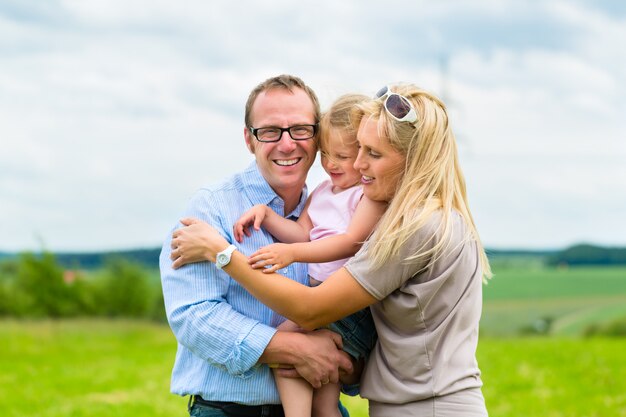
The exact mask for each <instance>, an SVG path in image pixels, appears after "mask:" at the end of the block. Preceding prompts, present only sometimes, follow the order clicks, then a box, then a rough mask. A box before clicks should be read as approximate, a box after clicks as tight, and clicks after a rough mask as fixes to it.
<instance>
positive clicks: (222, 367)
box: [160, 75, 351, 416]
mask: <svg viewBox="0 0 626 417" xmlns="http://www.w3.org/2000/svg"><path fill="white" fill-rule="evenodd" d="M319 116H320V110H319V102H318V100H317V97H316V95H315V93H314V92H313V91H312V90H311V89H310V88H309V87H308V86H307V85H306V84H304V82H303V81H302V80H300V79H299V78H297V77H293V76H289V75H281V76H278V77H274V78H270V79H268V80H266V81H265V82H263V83H261V84H259V85H258V86H257V87H256V88H255V89H254V90H253V91H252V92H251V93H250V96H249V97H248V101H247V103H246V110H245V127H244V137H245V141H246V145H247V147H248V149H249V150H250V152H251V153H253V154H254V156H255V162H254V163H252V164H251V165H250V166H249V167H248V168H247V169H246V170H245V171H243V172H241V173H239V174H236V175H234V176H233V177H232V178H230V179H228V180H226V181H225V182H224V183H222V184H221V185H219V186H217V187H212V188H211V189H201V190H200V191H198V192H197V193H196V195H195V196H194V197H193V198H192V200H191V202H190V204H189V207H188V208H187V211H186V213H185V215H186V216H188V217H196V218H198V219H201V220H204V221H206V222H208V223H209V224H211V225H212V226H214V227H216V228H217V229H218V230H219V231H220V232H221V233H222V234H223V235H224V236H225V237H226V238H227V239H228V240H229V241H230V242H231V243H235V241H234V239H233V230H232V226H233V224H234V222H235V221H236V220H237V218H238V217H239V215H240V214H241V213H243V212H244V211H246V210H248V209H249V208H251V207H252V206H253V205H255V204H265V205H267V206H269V207H270V208H272V209H273V210H274V211H276V212H277V213H279V214H280V215H281V216H284V217H287V218H292V219H296V218H297V217H298V216H299V215H300V212H301V211H302V209H303V207H304V204H305V201H306V186H305V180H306V175H307V173H308V171H309V168H310V167H311V165H312V164H313V161H314V160H315V155H316V151H317V142H316V141H317V122H318V121H319ZM273 242H274V241H273V238H272V236H271V235H269V234H268V233H267V232H265V231H260V232H256V233H253V234H252V236H250V237H248V238H247V239H244V242H243V243H241V244H239V245H238V247H237V249H238V250H239V251H241V252H242V253H244V254H248V255H249V254H251V253H253V252H254V251H256V250H257V249H258V248H259V247H261V246H264V245H268V244H270V243H273ZM170 245H171V237H170V238H168V239H167V241H166V242H165V243H164V245H163V250H162V251H161V258H160V267H161V280H162V285H163V294H164V299H165V307H166V311H167V317H168V321H169V323H170V326H171V328H172V331H173V332H174V335H175V336H176V339H177V341H178V351H177V354H176V361H175V364H174V369H173V372H172V386H171V390H172V392H173V393H175V394H179V395H190V396H191V397H190V403H189V404H190V406H189V411H190V413H192V412H195V411H194V410H196V409H208V410H207V413H210V415H229V413H230V414H231V415H236V414H240V415H259V416H261V415H263V416H267V415H282V407H280V405H276V404H279V403H280V400H279V397H278V392H277V390H276V386H275V384H274V380H273V378H272V373H271V371H270V369H269V368H268V366H267V365H266V364H268V363H280V364H285V365H291V366H293V367H294V368H295V370H296V371H297V373H298V374H300V375H301V376H302V377H304V378H305V379H307V381H309V382H310V383H311V384H312V385H313V386H314V387H319V386H321V384H323V383H328V382H329V381H333V382H337V379H338V372H339V368H342V369H344V370H347V371H348V372H350V371H351V363H350V361H349V359H348V357H347V356H346V355H345V354H344V353H343V352H342V351H340V350H339V349H338V347H337V346H338V345H340V344H341V338H340V337H339V336H338V335H336V334H334V333H331V332H329V331H318V332H315V333H312V334H302V333H295V332H277V331H276V329H275V327H276V326H277V325H278V324H280V323H281V322H282V321H283V320H284V318H283V317H281V316H279V315H278V314H276V313H274V312H273V311H272V310H270V309H269V308H267V307H266V306H264V305H263V304H261V303H259V302H258V301H257V300H256V299H254V298H253V297H252V296H251V295H250V294H249V293H247V292H246V291H245V290H244V289H243V288H242V287H241V286H240V285H239V284H237V283H236V282H235V281H234V280H231V279H230V277H229V276H228V275H227V274H226V273H225V272H223V271H221V270H220V269H218V268H217V267H216V265H215V264H213V263H210V262H199V263H192V264H189V265H186V266H184V267H182V268H179V269H173V267H172V261H171V260H170V257H171V256H172V250H171V248H170ZM173 252H175V250H174V251H173ZM280 272H281V273H283V274H284V275H287V276H289V277H290V278H292V279H294V280H297V281H299V282H301V283H305V282H306V281H307V269H306V265H303V264H298V263H294V264H292V265H289V266H288V267H286V268H284V269H282V270H281V271H280ZM200 411H202V410H200ZM200 411H197V412H200Z"/></svg>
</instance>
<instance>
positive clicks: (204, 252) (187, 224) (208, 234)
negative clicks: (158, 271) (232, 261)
mask: <svg viewBox="0 0 626 417" xmlns="http://www.w3.org/2000/svg"><path fill="white" fill-rule="evenodd" d="M180 222H181V223H182V224H183V225H184V227H181V228H180V229H177V230H175V231H174V233H172V244H171V246H172V254H171V256H170V258H171V259H172V260H173V261H174V263H173V264H172V267H173V268H174V269H178V268H180V267H181V266H183V265H186V264H189V263H193V262H202V261H210V262H215V257H216V255H217V253H218V252H220V251H222V250H224V249H225V248H226V247H227V246H228V242H227V241H226V239H224V238H223V237H222V235H220V234H219V233H218V232H217V230H215V229H214V228H213V227H211V226H210V225H209V224H208V223H206V222H203V221H201V220H198V219H194V218H184V219H181V221H180Z"/></svg>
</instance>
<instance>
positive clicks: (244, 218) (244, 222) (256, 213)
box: [233, 204, 268, 243]
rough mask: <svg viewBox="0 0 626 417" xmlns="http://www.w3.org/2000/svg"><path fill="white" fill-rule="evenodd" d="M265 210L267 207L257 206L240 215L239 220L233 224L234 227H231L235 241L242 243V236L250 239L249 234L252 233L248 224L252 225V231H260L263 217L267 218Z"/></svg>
mask: <svg viewBox="0 0 626 417" xmlns="http://www.w3.org/2000/svg"><path fill="white" fill-rule="evenodd" d="M267 210H268V208H267V206H264V205H262V204H257V205H256V206H254V207H252V208H251V209H250V210H248V211H246V212H245V213H244V214H242V215H241V217H240V218H239V220H237V221H236V222H235V225H234V226H233V235H234V237H235V240H236V241H237V242H239V243H241V242H242V241H243V236H244V234H245V235H246V236H248V237H250V234H251V233H252V232H251V231H250V224H252V225H253V227H254V230H259V229H261V224H262V223H263V219H265V216H267Z"/></svg>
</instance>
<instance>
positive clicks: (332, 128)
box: [320, 94, 369, 154]
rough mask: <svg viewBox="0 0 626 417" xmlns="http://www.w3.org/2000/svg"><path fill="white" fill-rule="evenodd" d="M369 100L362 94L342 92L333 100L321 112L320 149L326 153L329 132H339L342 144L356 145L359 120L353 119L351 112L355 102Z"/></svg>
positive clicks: (328, 143) (328, 145)
mask: <svg viewBox="0 0 626 417" xmlns="http://www.w3.org/2000/svg"><path fill="white" fill-rule="evenodd" d="M366 100H369V97H367V96H365V95H362V94H344V95H343V96H340V97H339V98H338V99H337V100H335V101H334V102H333V104H332V105H331V106H330V108H329V109H328V110H327V111H325V112H324V113H323V114H322V118H321V120H320V151H322V152H324V153H326V154H327V153H328V151H329V149H330V137H331V132H334V133H335V134H339V135H340V138H341V140H342V142H343V144H344V145H346V146H351V145H354V146H356V144H357V141H356V132H357V131H358V130H359V122H358V121H355V119H354V117H353V112H354V109H355V107H356V105H357V104H359V103H362V102H364V101H366Z"/></svg>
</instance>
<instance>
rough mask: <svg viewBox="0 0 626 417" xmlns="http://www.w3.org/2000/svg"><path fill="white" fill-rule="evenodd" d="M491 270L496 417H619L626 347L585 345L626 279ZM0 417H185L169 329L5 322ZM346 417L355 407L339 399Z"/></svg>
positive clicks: (610, 312) (623, 411)
mask: <svg viewBox="0 0 626 417" xmlns="http://www.w3.org/2000/svg"><path fill="white" fill-rule="evenodd" d="M494 266H495V268H494V269H495V273H496V277H495V278H494V279H493V280H492V281H490V282H489V284H487V285H486V286H485V301H484V309H483V321H482V324H481V339H480V343H479V349H478V360H479V364H480V367H481V370H482V372H483V375H482V377H483V381H484V387H483V392H484V395H485V399H486V401H487V406H488V409H489V412H490V415H492V416H502V417H508V416H520V417H521V416H524V417H526V416H538V417H552V416H554V417H557V416H562V417H594V416H598V417H605V416H611V417H614V416H626V394H625V393H626V355H625V354H624V352H626V338H624V337H609V336H606V335H600V336H594V337H584V334H585V333H588V329H589V328H590V326H598V325H601V324H606V323H611V322H614V321H616V320H617V321H619V320H624V318H625V317H626V308H625V306H626V268H576V269H574V268H572V269H550V268H542V267H537V268H522V267H517V266H515V267H512V266H506V267H498V266H497V264H496V265H494ZM0 340H2V343H0V393H2V395H0V410H1V411H2V415H3V416H8V417H29V416H38V417H74V416H75V417H82V416H116V417H124V416H129V417H130V416H133V417H142V416H155V417H157V416H175V415H178V416H185V415H187V413H186V400H185V399H184V398H180V397H177V396H174V395H172V394H170V393H169V378H170V371H171V367H172V363H173V360H174V354H175V351H176V343H175V340H174V338H173V336H172V334H171V332H170V330H169V328H168V327H167V325H164V324H157V323H152V322H148V321H139V320H136V321H131V320H104V319H89V320H81V319H72V320H57V321H54V320H39V321H26V320H12V319H5V320H1V321H0ZM344 402H345V403H346V405H347V406H348V408H349V409H350V411H351V413H352V416H355V417H363V416H366V415H367V403H366V401H365V400H363V399H361V398H358V397H356V398H344Z"/></svg>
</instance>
